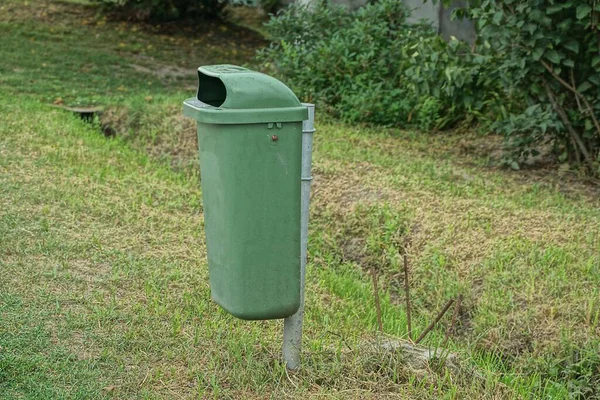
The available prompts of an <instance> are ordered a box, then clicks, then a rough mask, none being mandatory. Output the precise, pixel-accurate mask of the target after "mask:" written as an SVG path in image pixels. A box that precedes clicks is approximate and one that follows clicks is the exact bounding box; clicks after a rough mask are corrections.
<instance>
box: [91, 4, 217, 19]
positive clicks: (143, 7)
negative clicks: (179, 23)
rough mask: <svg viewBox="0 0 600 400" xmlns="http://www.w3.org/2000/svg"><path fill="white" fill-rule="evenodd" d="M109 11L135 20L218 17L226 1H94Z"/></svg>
mask: <svg viewBox="0 0 600 400" xmlns="http://www.w3.org/2000/svg"><path fill="white" fill-rule="evenodd" d="M94 1H96V2H98V3H101V4H102V5H103V6H104V7H105V8H106V9H107V10H109V11H111V12H116V13H118V14H121V15H123V16H125V17H127V18H128V19H135V20H149V19H155V20H170V19H182V18H189V17H192V18H198V17H217V16H219V15H220V14H221V12H222V11H223V7H225V4H226V1H225V0H94Z"/></svg>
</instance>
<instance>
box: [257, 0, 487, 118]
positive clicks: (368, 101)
mask: <svg viewBox="0 0 600 400" xmlns="http://www.w3.org/2000/svg"><path fill="white" fill-rule="evenodd" d="M408 14H409V11H408V9H407V8H406V6H404V4H403V3H402V2H400V1H397V0H381V1H378V2H376V3H371V4H368V5H366V6H365V7H363V8H360V9H359V10H357V11H351V10H349V9H347V8H345V7H342V6H336V5H332V4H329V3H327V2H321V3H319V4H318V5H315V6H313V7H311V8H307V7H306V6H302V5H298V4H294V5H292V6H290V7H289V8H287V9H286V10H283V11H281V12H279V13H278V14H277V16H276V17H275V18H272V19H271V21H270V22H268V23H267V25H266V28H267V31H268V33H269V34H270V36H271V37H273V38H275V39H274V40H273V42H272V43H271V44H270V46H269V47H268V48H266V49H264V50H263V51H262V52H260V53H259V59H260V60H261V62H262V63H263V65H264V67H265V68H266V69H268V70H269V72H270V73H273V74H275V75H279V76H280V77H281V78H282V79H283V80H285V82H286V83H288V84H289V85H290V86H291V87H292V89H293V90H294V91H295V92H296V93H298V94H299V95H300V96H301V97H302V98H303V99H305V100H307V101H313V102H318V103H319V104H320V105H321V106H323V105H327V107H329V109H330V110H331V111H333V112H334V113H335V114H336V115H338V116H340V117H342V118H343V119H345V120H348V121H364V122H372V123H377V124H383V125H396V126H417V127H420V128H423V129H430V128H445V127H450V126H453V125H455V124H456V123H458V122H461V121H474V120H478V119H481V117H483V116H484V115H485V113H486V112H487V110H488V109H489V106H490V104H492V103H495V102H496V100H497V97H498V95H497V90H496V89H495V84H494V82H492V81H490V80H489V79H487V76H488V75H487V73H486V71H487V69H489V68H490V65H491V58H490V57H489V56H486V55H481V54H475V53H473V52H472V51H471V49H470V48H469V46H468V45H467V44H465V43H462V42H459V41H458V40H451V41H450V42H449V43H446V42H445V41H444V40H442V39H441V38H440V37H439V36H438V35H437V33H436V32H435V31H434V30H433V29H432V28H431V27H430V26H429V25H426V24H417V25H409V24H407V23H406V17H407V16H408ZM482 87H488V90H482V89H481V88H482Z"/></svg>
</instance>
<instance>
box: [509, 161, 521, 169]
mask: <svg viewBox="0 0 600 400" xmlns="http://www.w3.org/2000/svg"><path fill="white" fill-rule="evenodd" d="M510 167H511V168H512V169H514V170H515V171H518V170H519V169H520V168H519V163H518V162H516V161H514V160H513V161H511V162H510Z"/></svg>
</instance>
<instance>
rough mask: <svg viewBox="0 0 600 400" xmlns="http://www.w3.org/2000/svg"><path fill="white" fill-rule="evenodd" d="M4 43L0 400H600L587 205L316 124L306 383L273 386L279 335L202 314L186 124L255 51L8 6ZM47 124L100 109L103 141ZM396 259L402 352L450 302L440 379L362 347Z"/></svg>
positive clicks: (410, 138)
mask: <svg viewBox="0 0 600 400" xmlns="http://www.w3.org/2000/svg"><path fill="white" fill-rule="evenodd" d="M0 35H1V37H2V45H0V111H2V112H1V113H0V399H15V398H17V399H18V398H27V399H48V398H66V399H68V398H73V399H80V398H94V399H96V398H136V399H137V398H148V399H155V398H235V399H238V398H276V399H278V398H285V397H290V398H308V397H321V396H327V397H333V398H415V399H426V398H431V399H437V398H489V399H496V398H552V399H561V398H565V399H567V398H582V399H583V398H594V396H600V356H599V354H600V339H599V338H600V254H599V253H600V252H599V251H598V249H600V207H599V206H600V201H599V200H598V191H597V189H595V188H593V187H590V186H588V185H584V184H575V183H569V182H567V181H566V179H564V178H552V176H550V175H548V176H547V177H546V178H544V179H538V178H535V176H534V174H533V173H524V172H519V173H514V172H512V173H510V172H506V171H498V170H494V169H491V168H488V167H485V164H486V160H485V159H484V158H482V157H477V156H476V155H473V154H471V153H469V154H464V153H463V152H461V151H460V149H461V148H462V147H461V146H462V145H461V143H462V142H463V141H464V140H465V139H464V138H465V137H464V136H460V135H454V134H447V135H439V134H438V135H436V134H429V133H419V132H404V131H403V132H399V131H394V130H386V129H376V128H368V127H361V126H358V127H351V126H348V125H345V124H341V123H339V122H337V121H334V120H330V119H328V118H325V117H324V116H322V115H320V116H319V117H318V121H317V122H318V124H317V129H318V131H317V133H316V136H315V155H314V176H315V180H314V187H313V188H314V190H313V198H312V209H311V213H312V214H311V226H310V235H311V236H310V243H309V271H308V276H307V279H308V282H307V314H306V331H305V336H304V340H305V345H304V354H303V357H304V363H303V369H302V370H301V371H300V372H298V373H296V374H288V373H286V371H285V368H283V367H282V365H281V363H280V350H281V349H280V346H281V334H282V328H283V324H282V322H281V321H259V322H245V321H240V320H236V319H235V318H232V317H230V316H229V315H227V314H226V313H225V312H223V311H222V310H220V309H219V307H218V306H217V305H215V304H214V303H212V302H211V301H210V290H209V287H208V280H207V269H206V254H205V247H204V234H203V218H202V197H201V192H200V188H199V182H198V180H199V174H198V168H197V162H196V154H197V153H196V151H197V150H196V142H195V126H194V122H193V121H189V120H186V119H184V118H183V117H182V116H181V102H182V100H183V99H185V98H186V97H190V96H192V95H193V93H194V90H195V76H194V75H195V72H194V71H195V68H196V67H197V66H199V65H202V64H211V63H222V62H227V63H234V64H243V63H248V62H251V55H252V53H253V51H254V49H255V48H256V47H257V46H258V45H260V44H261V43H263V42H262V40H261V39H260V38H257V37H256V36H255V35H253V34H252V33H251V32H249V31H245V30H241V28H236V27H234V26H231V25H228V24H226V23H210V24H208V23H207V24H206V26H198V27H193V28H192V26H190V25H183V26H180V27H174V26H171V25H169V24H167V25H166V26H162V27H156V26H147V25H142V24H123V23H119V22H111V21H107V20H106V19H104V18H103V17H102V16H100V15H99V14H98V13H97V11H96V9H94V8H93V7H90V6H83V5H73V4H68V3H61V2H49V1H43V0H34V1H28V2H26V1H23V0H19V1H17V0H7V1H5V2H3V3H2V4H1V5H0ZM57 104H58V105H60V104H66V105H91V104H93V105H101V106H104V107H105V108H106V112H105V113H104V115H103V116H102V123H103V124H109V125H110V126H111V128H113V129H114V130H115V131H116V132H117V137H116V138H110V139H109V138H105V137H104V136H103V135H102V134H101V133H100V129H99V128H100V126H99V124H89V123H85V122H83V121H81V120H79V119H77V118H75V117H74V116H72V115H70V114H69V113H67V112H64V111H62V110H59V109H57V108H56V107H53V105H57ZM473 139H474V140H475V143H481V142H482V141H481V139H477V138H473ZM477 140H479V141H477ZM484 141H488V139H484ZM404 246H407V249H408V254H409V258H410V266H411V300H412V304H413V331H414V333H415V336H416V335H418V334H419V333H420V332H422V331H423V329H424V328H425V327H426V326H427V324H428V323H429V322H430V321H431V320H432V319H433V318H434V317H435V315H436V314H437V312H438V311H439V310H440V309H441V308H442V306H443V305H444V304H445V303H446V302H447V301H448V300H449V299H450V298H454V297H456V296H458V295H462V296H463V302H462V307H461V310H460V313H459V314H458V315H457V321H456V324H455V325H454V326H453V327H452V329H451V330H450V331H448V329H449V327H450V325H451V323H450V316H451V313H449V314H448V315H447V316H445V317H444V319H442V320H441V322H440V323H439V324H438V325H437V327H436V328H435V329H434V330H433V331H432V332H431V334H430V335H428V336H427V338H426V339H425V341H424V342H423V345H424V346H426V347H431V348H435V347H437V346H439V345H440V344H441V343H442V342H443V341H444V338H445V336H446V333H447V331H448V332H449V341H448V343H447V345H446V347H447V349H448V351H451V352H453V353H455V354H456V355H457V357H458V361H455V363H456V364H457V365H458V368H445V367H444V363H443V360H444V358H445V354H441V355H440V358H441V362H440V363H435V362H432V363H430V365H427V366H424V367H423V368H420V369H415V368H414V366H410V365H409V364H408V363H406V362H405V361H404V359H403V357H402V356H401V354H398V353H395V352H392V351H387V350H384V349H382V348H380V347H377V346H375V345H373V343H374V342H377V341H378V340H383V339H385V338H399V339H407V326H406V313H405V309H404V306H403V300H402V299H403V297H404V291H403V289H402V277H403V273H402V271H403V270H402V264H403V262H402V259H401V255H400V253H401V251H402V249H403V247H404ZM371 270H375V271H376V272H377V276H378V280H379V286H380V288H381V289H382V299H381V308H382V317H383V328H384V329H383V330H384V334H383V335H382V334H378V333H377V316H376V312H375V305H374V299H373V292H372V285H371V277H370V271H371Z"/></svg>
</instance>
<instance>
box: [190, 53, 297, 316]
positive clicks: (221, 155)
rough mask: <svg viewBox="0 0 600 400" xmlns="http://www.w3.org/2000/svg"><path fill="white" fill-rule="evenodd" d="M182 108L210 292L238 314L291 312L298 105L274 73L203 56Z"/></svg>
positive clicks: (294, 281) (294, 278)
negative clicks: (193, 152)
mask: <svg viewBox="0 0 600 400" xmlns="http://www.w3.org/2000/svg"><path fill="white" fill-rule="evenodd" d="M184 115H186V116H188V117H191V118H194V119H195V120H196V121H197V123H198V146H199V151H200V172H201V186H202V196H203V208H204V219H205V230H206V244H207V253H208V269H209V280H210V289H211V297H212V298H213V300H214V301H215V302H216V303H218V304H219V305H220V306H221V307H222V308H224V309H225V310H226V311H227V312H229V313H231V314H232V315H234V316H236V317H238V318H242V319H247V320H256V319H276V318H285V317H288V316H290V315H293V314H294V313H295V312H296V311H297V310H298V308H299V306H300V301H301V298H300V296H301V293H300V291H301V286H300V285H301V282H300V263H301V260H300V247H301V245H300V212H301V210H300V197H301V196H300V182H301V179H300V178H301V175H300V174H301V156H302V139H301V138H302V121H304V120H306V119H307V118H308V109H307V107H306V106H303V105H302V104H301V103H300V101H299V100H298V98H297V97H296V95H294V93H293V92H292V91H291V90H290V89H289V88H288V87H287V86H285V85H284V84H283V83H281V82H280V81H278V80H277V79H275V78H272V77H270V76H268V75H265V74H262V73H259V72H255V71H251V70H248V69H246V68H242V67H238V66H234V65H213V66H204V67H200V68H199V69H198V93H197V96H196V97H195V98H191V99H187V100H186V101H185V102H184Z"/></svg>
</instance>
